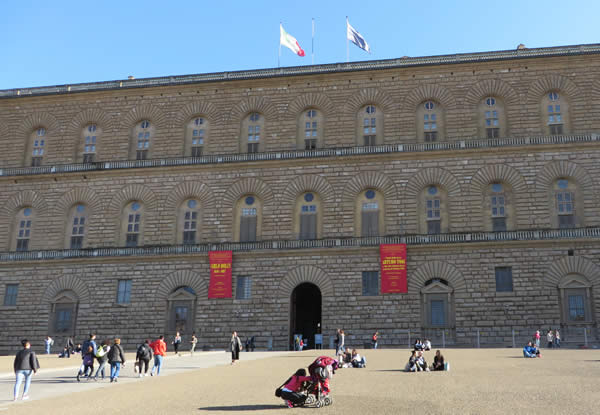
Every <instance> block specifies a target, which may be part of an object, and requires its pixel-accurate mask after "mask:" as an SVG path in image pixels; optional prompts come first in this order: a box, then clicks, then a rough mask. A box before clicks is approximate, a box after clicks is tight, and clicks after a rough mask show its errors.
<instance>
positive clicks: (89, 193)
mask: <svg viewBox="0 0 600 415" xmlns="http://www.w3.org/2000/svg"><path fill="white" fill-rule="evenodd" d="M78 202H82V203H84V204H85V205H86V206H88V207H89V208H90V210H91V214H92V215H100V213H101V212H102V200H100V198H99V197H98V195H97V194H96V193H95V192H94V191H93V190H91V189H90V188H88V187H77V188H75V189H73V190H70V191H68V192H66V193H65V194H63V195H62V196H61V198H60V199H58V201H57V202H56V207H55V209H54V215H55V216H56V217H62V216H64V215H66V214H67V213H68V211H69V209H70V208H71V206H73V205H74V204H75V203H78Z"/></svg>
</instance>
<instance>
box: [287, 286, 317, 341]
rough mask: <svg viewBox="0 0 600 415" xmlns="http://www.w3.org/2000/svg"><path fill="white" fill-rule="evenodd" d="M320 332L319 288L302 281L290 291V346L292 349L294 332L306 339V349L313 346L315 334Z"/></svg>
mask: <svg viewBox="0 0 600 415" xmlns="http://www.w3.org/2000/svg"><path fill="white" fill-rule="evenodd" d="M320 332H321V290H319V287H317V286H316V285H314V284H311V283H309V282H305V283H302V284H300V285H298V286H297V287H296V288H294V291H292V298H291V301H290V338H289V344H290V348H291V349H293V345H294V334H302V338H304V339H307V340H308V345H307V348H308V349H314V348H315V344H314V343H315V334H317V333H320Z"/></svg>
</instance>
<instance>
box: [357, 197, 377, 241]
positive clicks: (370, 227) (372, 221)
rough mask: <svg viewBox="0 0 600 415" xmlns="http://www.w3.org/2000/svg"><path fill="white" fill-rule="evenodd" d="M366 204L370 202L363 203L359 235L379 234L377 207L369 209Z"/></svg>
mask: <svg viewBox="0 0 600 415" xmlns="http://www.w3.org/2000/svg"><path fill="white" fill-rule="evenodd" d="M368 205H370V203H364V204H363V210H362V217H361V233H360V235H361V236H363V237H367V236H379V209H369V208H368V207H367V206H368ZM377 206H378V205H377Z"/></svg>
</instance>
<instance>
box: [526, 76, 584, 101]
mask: <svg viewBox="0 0 600 415" xmlns="http://www.w3.org/2000/svg"><path fill="white" fill-rule="evenodd" d="M552 90H556V91H562V92H564V93H566V94H567V96H568V97H569V99H570V100H571V102H575V101H577V100H583V99H584V96H583V95H582V93H581V91H580V90H579V88H578V87H577V85H576V84H575V82H573V81H571V80H570V79H569V78H567V77H565V76H562V75H558V74H553V75H547V76H544V77H543V78H540V79H538V80H537V81H535V82H534V83H533V84H532V85H531V86H530V87H529V90H528V91H527V103H528V104H529V105H532V106H533V105H537V104H538V103H539V101H540V99H541V98H542V96H543V95H544V94H545V93H546V92H548V91H552Z"/></svg>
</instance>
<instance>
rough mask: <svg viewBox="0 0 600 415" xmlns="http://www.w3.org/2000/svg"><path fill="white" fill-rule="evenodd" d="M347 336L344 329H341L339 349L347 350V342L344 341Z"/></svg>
mask: <svg viewBox="0 0 600 415" xmlns="http://www.w3.org/2000/svg"><path fill="white" fill-rule="evenodd" d="M345 338H346V334H345V333H344V330H342V329H340V341H339V343H338V348H339V351H341V352H345V351H346V346H345V342H344V340H345Z"/></svg>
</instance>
